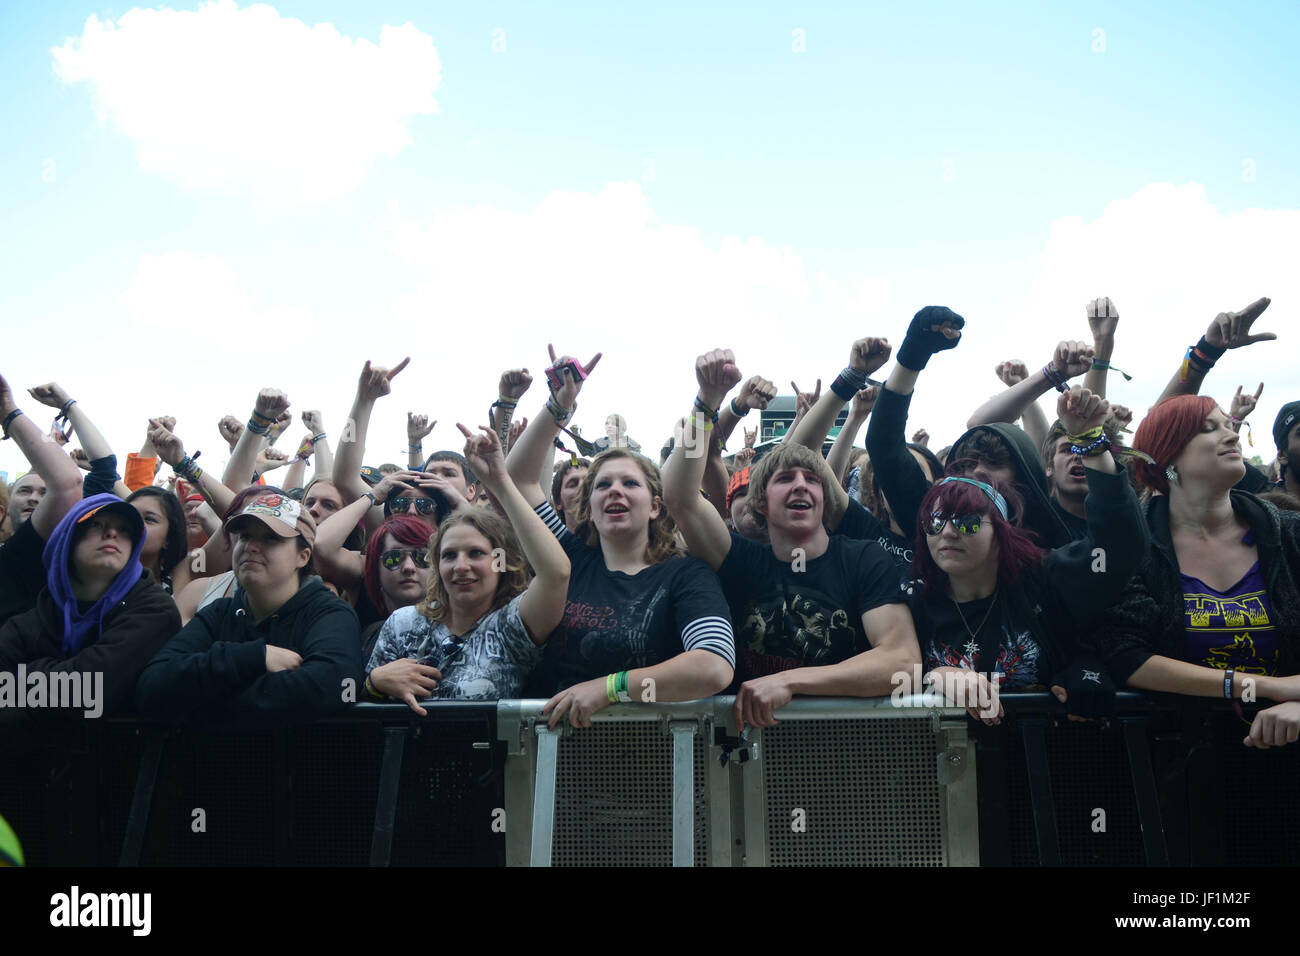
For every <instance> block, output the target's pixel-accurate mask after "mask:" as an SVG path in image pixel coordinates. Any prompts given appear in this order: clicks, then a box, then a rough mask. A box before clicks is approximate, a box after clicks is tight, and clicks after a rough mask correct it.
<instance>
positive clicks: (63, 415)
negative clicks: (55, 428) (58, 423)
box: [59, 398, 77, 420]
mask: <svg viewBox="0 0 1300 956" xmlns="http://www.w3.org/2000/svg"><path fill="white" fill-rule="evenodd" d="M75 404H77V400H76V399H75V398H70V399H68V400H67V401H66V402H64V403H63V407H62V408H60V409H59V418H62V419H65V420H66V419H67V417H68V409H69V408H71V407H72V406H73V405H75Z"/></svg>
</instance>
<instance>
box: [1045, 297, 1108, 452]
mask: <svg viewBox="0 0 1300 956" xmlns="http://www.w3.org/2000/svg"><path fill="white" fill-rule="evenodd" d="M1118 327H1119V310H1118V309H1116V308H1115V304H1114V303H1113V302H1111V301H1110V299H1109V298H1107V297H1106V296H1102V297H1101V298H1100V299H1093V300H1092V301H1091V302H1089V303H1088V328H1090V329H1091V330H1092V366H1091V367H1090V368H1089V369H1088V374H1087V375H1085V376H1084V379H1083V387H1084V388H1086V389H1087V390H1088V391H1090V392H1092V394H1094V395H1100V396H1101V397H1102V398H1105V397H1106V375H1107V373H1108V372H1109V371H1110V356H1111V353H1113V352H1114V351H1115V329H1116V328H1118ZM1120 374H1123V373H1122V372H1121V373H1120ZM1040 444H1041V442H1040Z"/></svg>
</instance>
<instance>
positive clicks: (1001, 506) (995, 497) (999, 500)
mask: <svg viewBox="0 0 1300 956" xmlns="http://www.w3.org/2000/svg"><path fill="white" fill-rule="evenodd" d="M950 481H964V482H965V483H966V484H968V485H974V486H975V487H976V488H978V489H979V490H980V491H982V492H984V494H986V495H988V496H989V501H991V502H993V503H994V504H995V505H997V506H998V511H999V512H1000V513H1001V514H1002V518H1003V520H1004V521H1010V520H1011V519H1010V518H1008V517H1007V499H1006V498H1003V497H1002V496H1001V495H1000V494H998V493H997V492H996V491H995V490H994V489H993V486H992V485H988V484H985V483H984V482H982V481H976V480H975V479H974V478H961V477H959V476H957V475H949V476H948V477H947V478H945V479H943V481H941V482H939V484H941V485H946V484H948V482H950Z"/></svg>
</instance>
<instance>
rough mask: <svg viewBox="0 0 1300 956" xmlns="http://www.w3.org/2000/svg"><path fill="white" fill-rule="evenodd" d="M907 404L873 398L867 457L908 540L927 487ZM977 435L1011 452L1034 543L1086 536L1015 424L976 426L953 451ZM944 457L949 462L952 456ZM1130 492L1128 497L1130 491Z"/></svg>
mask: <svg viewBox="0 0 1300 956" xmlns="http://www.w3.org/2000/svg"><path fill="white" fill-rule="evenodd" d="M911 403H912V396H911V395H910V394H909V395H900V394H898V393H897V392H894V391H891V390H890V389H888V388H882V389H881V390H880V397H879V398H877V399H876V405H875V408H873V409H872V411H871V418H870V420H869V421H868V423H867V454H868V455H870V456H871V467H872V468H873V469H875V472H876V482H877V483H878V484H879V485H880V490H881V491H882V492H883V493H884V495H885V498H886V499H887V500H888V501H889V507H890V511H891V512H892V513H893V515H894V517H895V519H896V520H897V521H898V526H899V527H900V528H902V529H903V533H904V534H906V535H907V536H908V537H909V538H915V537H916V514H917V512H918V511H919V510H920V508H921V499H922V498H924V497H925V493H926V492H927V491H929V490H930V483H929V482H928V481H927V480H926V478H925V473H924V472H922V471H921V466H920V465H918V464H917V463H916V459H915V458H913V457H912V453H911V452H910V451H908V449H907V440H906V437H905V436H906V431H907V410H908V407H909V406H910V405H911ZM979 431H989V432H992V433H993V434H995V435H997V436H998V438H1000V439H1002V443H1003V444H1004V445H1006V446H1007V449H1008V451H1010V453H1011V464H1012V467H1013V468H1014V469H1015V473H1016V484H1017V485H1018V486H1019V490H1020V492H1021V494H1022V495H1023V496H1024V499H1025V514H1024V517H1023V518H1022V520H1021V522H1020V524H1021V527H1023V528H1024V529H1025V530H1027V531H1033V532H1034V533H1035V534H1036V535H1038V543H1039V544H1040V545H1042V546H1043V547H1044V548H1048V549H1052V548H1059V547H1061V546H1062V545H1066V544H1069V543H1070V542H1071V541H1077V540H1081V539H1083V538H1084V537H1086V536H1087V533H1088V523H1087V522H1086V521H1085V520H1083V519H1082V518H1075V517H1074V516H1073V515H1071V514H1069V513H1068V512H1066V511H1064V510H1062V509H1061V508H1060V507H1058V506H1057V504H1056V502H1055V501H1053V500H1052V495H1051V487H1050V486H1049V485H1048V483H1047V471H1046V469H1044V468H1043V464H1042V458H1041V456H1040V455H1039V451H1038V449H1037V448H1035V447H1034V442H1033V440H1032V439H1030V437H1029V436H1028V435H1026V434H1025V433H1024V431H1023V430H1021V429H1020V428H1019V427H1017V426H1016V425H1008V424H1006V423H1005V422H994V423H992V424H989V425H976V426H975V427H974V428H972V429H970V430H969V431H967V432H966V433H965V434H964V435H962V436H961V438H958V439H957V440H956V441H955V442H953V446H952V447H953V449H958V448H959V447H960V445H961V444H962V442H964V441H965V440H966V439H968V438H969V437H970V436H972V435H974V434H975V433H976V432H979ZM948 457H949V460H953V456H952V455H951V454H950V455H949V456H948ZM1129 494H1130V496H1132V492H1131V491H1130V492H1129ZM1134 504H1136V497H1134Z"/></svg>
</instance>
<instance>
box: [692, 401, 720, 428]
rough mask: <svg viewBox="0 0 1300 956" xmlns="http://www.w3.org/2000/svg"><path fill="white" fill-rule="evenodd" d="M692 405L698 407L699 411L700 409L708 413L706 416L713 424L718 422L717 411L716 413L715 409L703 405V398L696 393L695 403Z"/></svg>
mask: <svg viewBox="0 0 1300 956" xmlns="http://www.w3.org/2000/svg"><path fill="white" fill-rule="evenodd" d="M694 407H695V408H698V409H699V410H700V411H702V412H703V413H704V414H705V415H708V416H709V420H710V421H712V422H713V424H715V425H716V424H718V413H717V411H716V410H715V409H712V408H709V406H708V405H705V404H704V400H703V399H701V398H700V396H698V395H696V396H695V404H694Z"/></svg>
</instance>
